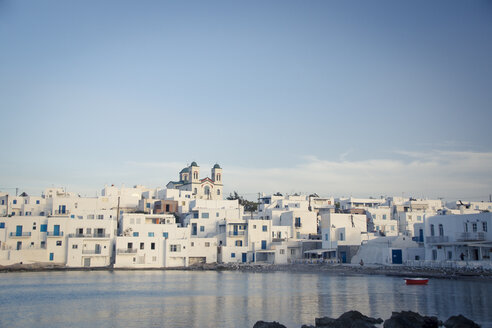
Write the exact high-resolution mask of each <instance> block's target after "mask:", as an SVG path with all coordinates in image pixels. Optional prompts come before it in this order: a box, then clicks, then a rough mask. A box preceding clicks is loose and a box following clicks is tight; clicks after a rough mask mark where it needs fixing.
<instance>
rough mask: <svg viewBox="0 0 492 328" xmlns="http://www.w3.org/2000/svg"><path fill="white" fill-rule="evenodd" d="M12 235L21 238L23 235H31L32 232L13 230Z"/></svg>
mask: <svg viewBox="0 0 492 328" xmlns="http://www.w3.org/2000/svg"><path fill="white" fill-rule="evenodd" d="M9 236H10V237H13V238H15V237H18V238H21V237H31V233H30V232H11V233H10V235H9Z"/></svg>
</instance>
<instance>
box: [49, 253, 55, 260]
mask: <svg viewBox="0 0 492 328" xmlns="http://www.w3.org/2000/svg"><path fill="white" fill-rule="evenodd" d="M54 258H55V253H50V261H53V259H54Z"/></svg>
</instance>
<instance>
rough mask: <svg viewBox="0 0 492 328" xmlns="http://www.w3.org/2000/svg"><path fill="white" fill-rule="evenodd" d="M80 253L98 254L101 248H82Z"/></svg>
mask: <svg viewBox="0 0 492 328" xmlns="http://www.w3.org/2000/svg"><path fill="white" fill-rule="evenodd" d="M82 254H84V255H100V254H101V250H100V249H98V250H96V249H83V250H82Z"/></svg>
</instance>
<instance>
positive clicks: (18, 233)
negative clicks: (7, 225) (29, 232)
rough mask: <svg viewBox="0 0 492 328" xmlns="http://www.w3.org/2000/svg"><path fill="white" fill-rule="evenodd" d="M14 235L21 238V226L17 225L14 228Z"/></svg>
mask: <svg viewBox="0 0 492 328" xmlns="http://www.w3.org/2000/svg"><path fill="white" fill-rule="evenodd" d="M15 235H16V236H22V226H21V225H18V226H16V227H15Z"/></svg>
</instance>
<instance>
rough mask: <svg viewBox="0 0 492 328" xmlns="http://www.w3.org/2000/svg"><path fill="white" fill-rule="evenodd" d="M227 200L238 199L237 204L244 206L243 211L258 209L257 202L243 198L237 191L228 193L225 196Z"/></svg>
mask: <svg viewBox="0 0 492 328" xmlns="http://www.w3.org/2000/svg"><path fill="white" fill-rule="evenodd" d="M226 199H227V200H236V199H237V200H238V202H239V205H242V206H244V211H246V212H255V211H256V210H257V209H258V203H256V202H252V201H250V200H247V199H244V198H243V197H242V196H240V195H239V194H238V193H237V191H234V193H232V194H229V196H227V198H226Z"/></svg>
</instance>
